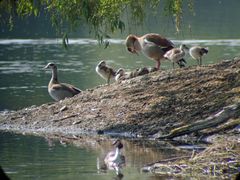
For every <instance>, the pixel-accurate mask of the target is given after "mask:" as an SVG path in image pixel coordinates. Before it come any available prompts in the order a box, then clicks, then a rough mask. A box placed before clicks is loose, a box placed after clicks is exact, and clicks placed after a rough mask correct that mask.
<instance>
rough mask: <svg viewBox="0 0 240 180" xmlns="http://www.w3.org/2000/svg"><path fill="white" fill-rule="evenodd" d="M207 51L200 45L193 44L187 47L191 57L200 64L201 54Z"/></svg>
mask: <svg viewBox="0 0 240 180" xmlns="http://www.w3.org/2000/svg"><path fill="white" fill-rule="evenodd" d="M207 53H208V48H203V47H200V46H193V47H191V48H190V49H189V54H190V55H191V56H192V58H193V59H196V60H197V61H198V65H199V66H201V65H202V56H203V55H204V54H207Z"/></svg>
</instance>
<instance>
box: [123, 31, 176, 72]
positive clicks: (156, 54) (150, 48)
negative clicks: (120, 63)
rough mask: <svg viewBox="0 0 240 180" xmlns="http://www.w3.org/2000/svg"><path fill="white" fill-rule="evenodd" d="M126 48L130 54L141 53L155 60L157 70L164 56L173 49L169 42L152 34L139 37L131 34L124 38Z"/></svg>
mask: <svg viewBox="0 0 240 180" xmlns="http://www.w3.org/2000/svg"><path fill="white" fill-rule="evenodd" d="M126 46H127V50H128V51H129V52H130V53H133V54H138V52H142V53H143V54H144V55H145V56H146V57H148V58H150V59H153V60H155V61H156V68H157V69H159V68H160V66H161V60H162V59H164V57H163V56H164V54H165V53H166V52H167V51H169V50H171V49H173V48H174V44H173V43H172V42H171V41H170V40H168V39H166V38H165V37H163V36H161V35H159V34H154V33H149V34H145V35H143V36H141V37H138V36H136V35H132V34H131V35H129V36H128V37H127V38H126Z"/></svg>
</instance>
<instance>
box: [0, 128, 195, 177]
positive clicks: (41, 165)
mask: <svg viewBox="0 0 240 180" xmlns="http://www.w3.org/2000/svg"><path fill="white" fill-rule="evenodd" d="M81 141H82V140H80V141H79V143H78V142H75V144H74V145H73V144H66V143H64V141H63V140H62V141H57V140H52V139H49V138H41V137H36V136H23V135H19V134H11V133H3V132H1V133H0V165H1V167H2V168H3V169H4V171H5V172H6V173H7V175H8V176H9V177H10V178H11V179H12V180H14V179H16V180H25V179H41V180H48V179H49V180H50V179H51V180H54V179H59V180H60V179H84V180H92V179H99V180H101V179H104V180H107V179H119V178H118V177H117V175H116V174H115V172H114V171H111V170H109V171H107V172H100V171H98V169H97V165H96V163H97V159H99V160H100V162H101V163H102V161H103V158H104V156H105V155H106V153H107V152H108V151H109V150H111V145H110V144H111V140H110V141H102V142H101V141H100V143H99V142H97V141H91V140H88V142H87V143H81ZM123 144H124V150H123V154H124V155H125V157H126V167H124V169H123V171H122V173H123V175H124V177H123V178H122V179H126V180H136V179H139V180H153V179H161V178H163V177H158V176H154V175H153V174H149V173H143V172H141V167H142V166H143V165H144V164H146V163H152V162H154V161H157V160H161V159H164V158H168V157H174V156H176V153H177V154H178V156H181V155H186V154H189V153H191V151H184V150H182V151H179V150H176V149H175V148H174V147H173V146H171V145H170V144H166V143H165V144H163V143H162V144H161V143H160V144H155V145H153V144H152V145H150V144H149V143H147V142H140V141H123ZM164 179H171V177H164Z"/></svg>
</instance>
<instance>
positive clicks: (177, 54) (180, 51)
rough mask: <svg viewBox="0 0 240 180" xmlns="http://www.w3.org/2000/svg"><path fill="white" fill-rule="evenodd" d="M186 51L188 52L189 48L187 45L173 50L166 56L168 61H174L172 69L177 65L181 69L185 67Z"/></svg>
mask: <svg viewBox="0 0 240 180" xmlns="http://www.w3.org/2000/svg"><path fill="white" fill-rule="evenodd" d="M185 50H186V51H188V50H189V48H188V47H187V46H186V45H185V44H181V45H180V48H173V49H171V50H169V51H168V52H166V53H165V54H164V57H165V58H166V59H169V60H170V61H172V63H173V64H172V67H173V68H174V64H175V63H177V64H178V65H179V66H180V67H185V63H186V61H185V60H184V59H183V58H184V56H185V54H186V53H185Z"/></svg>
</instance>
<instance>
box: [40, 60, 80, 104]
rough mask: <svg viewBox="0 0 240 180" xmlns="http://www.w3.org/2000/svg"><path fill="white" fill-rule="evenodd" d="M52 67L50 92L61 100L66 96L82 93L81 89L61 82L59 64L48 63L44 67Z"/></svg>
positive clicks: (56, 99)
mask: <svg viewBox="0 0 240 180" xmlns="http://www.w3.org/2000/svg"><path fill="white" fill-rule="evenodd" d="M48 68H50V69H52V78H51V80H50V81H49V84H48V93H49V95H50V96H51V97H52V98H53V99H54V100H55V101H60V100H62V99H65V98H69V97H73V96H75V95H76V94H79V93H81V90H80V89H78V88H76V87H74V86H73V85H71V84H66V83H59V81H58V76H57V66H56V65H55V64H54V63H48V64H47V65H46V66H45V67H44V69H48Z"/></svg>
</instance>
